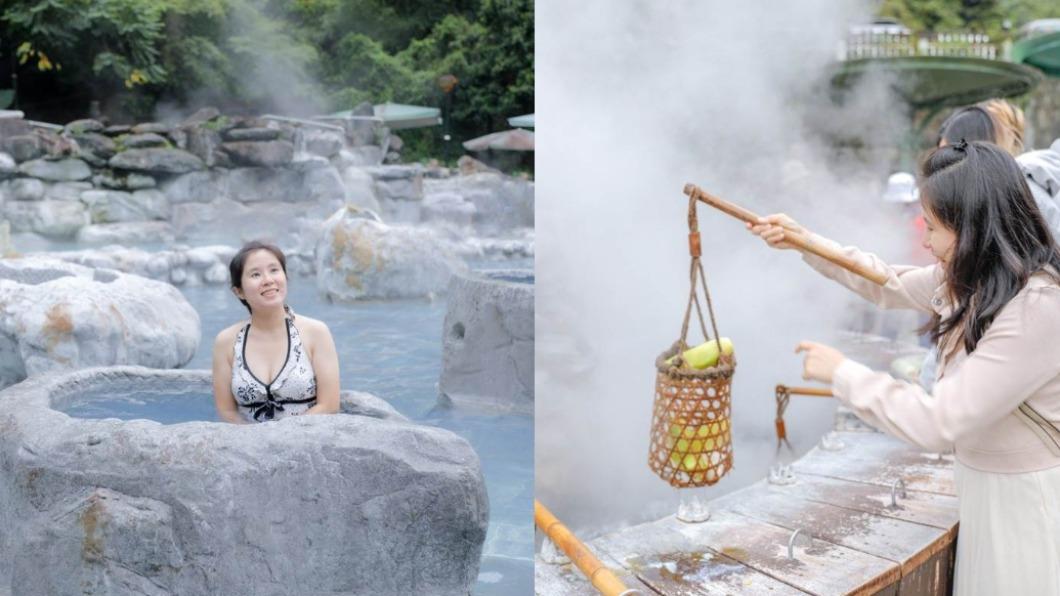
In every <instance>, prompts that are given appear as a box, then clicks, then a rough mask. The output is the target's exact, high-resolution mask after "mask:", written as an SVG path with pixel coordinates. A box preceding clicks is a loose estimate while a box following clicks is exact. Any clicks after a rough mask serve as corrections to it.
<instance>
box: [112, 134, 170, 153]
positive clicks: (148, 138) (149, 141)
mask: <svg viewBox="0 0 1060 596" xmlns="http://www.w3.org/2000/svg"><path fill="white" fill-rule="evenodd" d="M168 144H169V141H167V140H166V139H165V138H164V137H163V136H162V135H159V134H156V133H153V132H145V133H142V134H134V135H129V136H127V137H125V138H124V139H122V145H125V147H126V149H146V148H147V147H165V146H166V145H168Z"/></svg>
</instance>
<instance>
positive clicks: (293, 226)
mask: <svg viewBox="0 0 1060 596" xmlns="http://www.w3.org/2000/svg"><path fill="white" fill-rule="evenodd" d="M340 204H341V203H340ZM338 206H339V205H323V204H322V205H314V204H308V203H288V202H286V201H256V202H252V203H245V204H244V203H239V202H237V201H233V200H231V199H226V198H221V199H218V200H216V201H212V202H209V203H175V204H173V205H172V215H171V218H170V222H171V223H172V224H173V227H174V229H175V230H176V232H177V235H178V236H179V237H180V238H181V241H183V242H188V243H192V244H223V243H231V244H241V243H243V242H246V241H248V240H253V239H260V238H261V237H262V235H263V234H264V233H267V234H268V235H269V238H270V239H271V240H273V241H274V242H275V243H277V244H278V245H280V246H292V245H294V244H296V243H297V242H298V238H299V236H301V235H302V234H303V233H302V231H301V222H303V221H313V222H314V223H315V225H316V227H317V228H318V229H319V226H320V222H321V221H323V220H324V219H326V218H327V216H328V215H329V214H330V213H331V212H333V211H334V210H335V209H337V208H338ZM314 246H315V244H314Z"/></svg>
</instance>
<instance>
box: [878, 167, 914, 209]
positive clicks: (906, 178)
mask: <svg viewBox="0 0 1060 596" xmlns="http://www.w3.org/2000/svg"><path fill="white" fill-rule="evenodd" d="M883 200H884V202H887V203H913V202H916V201H918V200H920V190H919V189H918V188H917V187H916V178H914V177H913V175H912V174H910V173H909V172H897V173H895V174H891V175H890V176H889V177H888V178H887V190H885V191H883Z"/></svg>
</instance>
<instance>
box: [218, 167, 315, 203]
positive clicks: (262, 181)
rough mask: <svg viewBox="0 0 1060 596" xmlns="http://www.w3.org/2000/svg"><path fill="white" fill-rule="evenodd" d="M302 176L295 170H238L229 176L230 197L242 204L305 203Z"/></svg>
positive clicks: (306, 195) (306, 196)
mask: <svg viewBox="0 0 1060 596" xmlns="http://www.w3.org/2000/svg"><path fill="white" fill-rule="evenodd" d="M302 181H303V177H302V174H301V173H299V172H296V171H293V170H286V169H280V170H274V169H270V168H237V169H234V170H232V171H231V172H230V173H229V176H228V195H229V196H230V197H232V198H233V199H235V200H236V201H239V202H240V203H255V202H259V201H290V202H296V201H305V200H308V198H309V196H308V194H307V193H306V192H305V188H304V187H303V185H302Z"/></svg>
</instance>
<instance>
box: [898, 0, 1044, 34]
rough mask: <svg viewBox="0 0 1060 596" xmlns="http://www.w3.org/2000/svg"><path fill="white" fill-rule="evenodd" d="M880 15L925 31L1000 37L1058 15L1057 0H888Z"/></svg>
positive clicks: (916, 29) (915, 29)
mask: <svg viewBox="0 0 1060 596" xmlns="http://www.w3.org/2000/svg"><path fill="white" fill-rule="evenodd" d="M879 14H880V16H883V17H890V18H894V19H897V20H898V21H900V22H901V23H902V24H903V25H905V26H906V27H909V28H910V29H912V30H914V31H922V32H946V31H970V32H975V33H986V34H987V35H989V36H990V37H991V39H995V40H1000V39H1004V38H1006V37H1009V36H1011V35H1012V33H1013V32H1014V31H1015V30H1016V29H1018V28H1019V27H1020V26H1022V25H1025V24H1026V23H1028V22H1029V21H1032V20H1034V19H1041V18H1048V17H1056V16H1057V9H1056V0H884V1H883V3H882V4H881V6H880V10H879Z"/></svg>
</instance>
